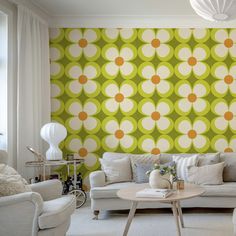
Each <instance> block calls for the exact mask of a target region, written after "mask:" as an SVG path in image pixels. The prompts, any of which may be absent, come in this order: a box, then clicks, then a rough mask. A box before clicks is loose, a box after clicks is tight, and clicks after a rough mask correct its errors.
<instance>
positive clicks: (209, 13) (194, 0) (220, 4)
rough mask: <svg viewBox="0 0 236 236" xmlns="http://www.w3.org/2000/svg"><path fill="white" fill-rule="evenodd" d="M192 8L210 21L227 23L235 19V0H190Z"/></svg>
mask: <svg viewBox="0 0 236 236" xmlns="http://www.w3.org/2000/svg"><path fill="white" fill-rule="evenodd" d="M190 3H191V5H192V8H193V9H194V11H195V12H196V13H197V14H198V15H199V16H201V17H203V18H204V19H206V20H210V21H226V20H227V21H228V20H232V19H234V18H235V17H236V0H190Z"/></svg>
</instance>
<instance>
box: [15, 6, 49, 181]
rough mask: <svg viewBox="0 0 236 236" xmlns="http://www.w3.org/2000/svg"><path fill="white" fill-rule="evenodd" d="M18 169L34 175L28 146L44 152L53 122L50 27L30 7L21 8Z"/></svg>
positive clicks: (25, 173)
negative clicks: (45, 133) (46, 128)
mask: <svg viewBox="0 0 236 236" xmlns="http://www.w3.org/2000/svg"><path fill="white" fill-rule="evenodd" d="M17 31H18V32H17V34H18V39H17V40H18V86H17V87H18V91H17V93H18V94H17V96H18V98H17V169H18V171H19V172H20V174H22V175H23V176H24V177H26V178H29V177H32V176H33V175H34V172H33V169H32V168H30V167H27V168H26V167H25V162H26V161H29V160H33V156H32V154H31V153H30V152H29V151H28V150H27V149H26V146H32V147H33V148H35V149H36V150H37V151H39V152H44V148H43V140H42V139H41V138H40V129H41V127H42V126H43V125H44V124H45V123H47V122H49V121H50V69H49V33H48V25H47V22H45V21H44V20H43V19H41V18H40V17H39V16H38V15H36V14H35V13H34V12H32V11H31V10H29V9H28V8H27V7H25V6H22V5H18V19H17Z"/></svg>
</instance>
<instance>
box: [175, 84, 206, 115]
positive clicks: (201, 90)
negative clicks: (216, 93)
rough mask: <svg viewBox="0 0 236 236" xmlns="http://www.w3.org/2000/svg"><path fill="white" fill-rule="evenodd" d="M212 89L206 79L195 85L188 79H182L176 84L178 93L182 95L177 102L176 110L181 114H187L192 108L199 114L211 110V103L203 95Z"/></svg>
mask: <svg viewBox="0 0 236 236" xmlns="http://www.w3.org/2000/svg"><path fill="white" fill-rule="evenodd" d="M209 91H210V87H209V85H208V84H207V83H206V82H204V81H198V82H196V83H195V84H194V85H193V86H191V85H190V83H189V82H187V81H180V82H179V83H178V84H177V85H176V94H177V95H178V96H180V97H182V98H181V99H179V100H178V101H177V102H176V104H175V105H176V106H175V109H176V112H177V113H179V114H180V115H187V114H189V113H190V111H191V109H193V110H194V112H195V113H196V114H197V115H204V114H206V113H207V112H208V111H209V110H210V104H209V102H208V101H207V100H205V99H204V98H203V97H205V96H207V94H208V93H209Z"/></svg>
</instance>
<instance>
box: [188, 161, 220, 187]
mask: <svg viewBox="0 0 236 236" xmlns="http://www.w3.org/2000/svg"><path fill="white" fill-rule="evenodd" d="M223 169H224V162H221V163H218V164H213V165H205V166H199V167H198V166H189V167H188V181H189V182H191V183H194V184H223Z"/></svg>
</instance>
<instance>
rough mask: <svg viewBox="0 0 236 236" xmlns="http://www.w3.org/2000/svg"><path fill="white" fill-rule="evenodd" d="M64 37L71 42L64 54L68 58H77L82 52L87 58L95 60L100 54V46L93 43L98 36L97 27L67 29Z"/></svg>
mask: <svg viewBox="0 0 236 236" xmlns="http://www.w3.org/2000/svg"><path fill="white" fill-rule="evenodd" d="M66 38H67V40H68V41H69V42H71V43H72V44H71V45H69V46H68V47H67V48H66V52H65V53H66V56H67V57H68V58H69V59H70V60H78V59H80V57H81V56H82V54H84V56H85V57H86V59H87V60H89V61H95V60H96V59H97V58H98V57H99V55H100V48H99V47H98V46H97V45H95V44H93V43H95V42H97V41H98V40H99V38H100V32H99V29H85V31H84V32H82V31H81V29H68V30H67V31H66Z"/></svg>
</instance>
